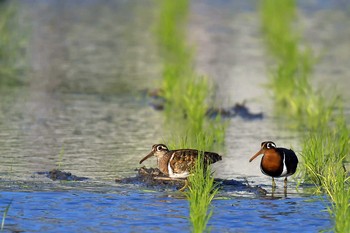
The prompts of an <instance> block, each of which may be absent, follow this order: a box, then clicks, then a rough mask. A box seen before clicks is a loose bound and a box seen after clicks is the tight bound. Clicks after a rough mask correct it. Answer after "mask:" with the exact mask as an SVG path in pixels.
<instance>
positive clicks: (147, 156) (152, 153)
mask: <svg viewBox="0 0 350 233" xmlns="http://www.w3.org/2000/svg"><path fill="white" fill-rule="evenodd" d="M153 155H154V151H153V150H152V151H151V152H150V153H149V154H148V155H146V156H145V157H144V158H143V159H141V161H140V164H141V163H142V162H143V161H145V160H146V159H148V158H150V157H152V156H153Z"/></svg>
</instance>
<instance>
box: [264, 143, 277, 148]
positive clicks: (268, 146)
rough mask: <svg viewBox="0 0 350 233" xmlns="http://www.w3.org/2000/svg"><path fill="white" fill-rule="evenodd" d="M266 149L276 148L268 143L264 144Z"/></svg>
mask: <svg viewBox="0 0 350 233" xmlns="http://www.w3.org/2000/svg"><path fill="white" fill-rule="evenodd" d="M266 148H267V149H271V148H276V145H275V144H274V143H272V142H268V143H267V144H266Z"/></svg>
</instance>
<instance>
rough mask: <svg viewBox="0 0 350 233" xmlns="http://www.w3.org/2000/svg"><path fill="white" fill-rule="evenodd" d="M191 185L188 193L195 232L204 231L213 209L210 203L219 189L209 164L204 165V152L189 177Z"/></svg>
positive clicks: (191, 219)
mask: <svg viewBox="0 0 350 233" xmlns="http://www.w3.org/2000/svg"><path fill="white" fill-rule="evenodd" d="M188 180H189V183H190V186H189V190H188V191H187V193H186V196H187V199H188V200H189V205H190V221H191V223H192V227H193V232H204V231H205V229H206V228H207V224H208V221H209V219H210V218H211V216H212V214H213V211H212V210H210V203H211V201H212V200H213V198H214V197H215V195H216V193H217V192H218V189H217V188H216V187H215V185H214V178H213V177H212V176H211V170H210V167H209V166H205V165H204V161H203V154H201V155H200V156H199V158H198V162H197V163H196V167H195V169H194V173H193V175H191V176H189V178H188Z"/></svg>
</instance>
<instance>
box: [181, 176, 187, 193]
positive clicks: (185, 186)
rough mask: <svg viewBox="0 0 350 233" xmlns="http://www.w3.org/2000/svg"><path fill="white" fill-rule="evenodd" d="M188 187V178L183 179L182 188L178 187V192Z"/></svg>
mask: <svg viewBox="0 0 350 233" xmlns="http://www.w3.org/2000/svg"><path fill="white" fill-rule="evenodd" d="M187 187H188V180H187V178H186V179H185V185H184V186H183V187H182V188H180V189H179V191H180V192H183V191H185V189H186V188H187Z"/></svg>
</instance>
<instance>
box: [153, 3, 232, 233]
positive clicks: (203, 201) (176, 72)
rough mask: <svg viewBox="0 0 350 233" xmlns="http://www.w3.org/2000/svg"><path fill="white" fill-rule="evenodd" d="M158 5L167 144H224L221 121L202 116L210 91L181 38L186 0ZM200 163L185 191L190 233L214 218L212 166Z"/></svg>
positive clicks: (204, 147) (208, 147) (202, 146)
mask: <svg viewBox="0 0 350 233" xmlns="http://www.w3.org/2000/svg"><path fill="white" fill-rule="evenodd" d="M159 7H160V12H161V13H160V16H159V17H160V19H159V20H158V24H157V25H156V33H157V34H156V35H157V38H158V42H159V44H160V52H161V55H162V57H163V61H164V65H163V80H162V92H163V96H164V98H165V99H166V103H165V111H164V113H165V126H166V128H167V129H168V132H169V139H168V140H167V144H169V145H171V146H172V147H174V148H196V149H198V150H199V151H205V150H211V149H213V148H214V146H217V145H221V144H222V143H223V141H224V134H225V133H224V132H225V129H226V126H225V124H223V122H222V121H221V119H220V118H217V119H209V118H207V117H206V112H207V109H208V103H207V101H208V96H211V95H212V91H213V89H212V87H211V85H210V83H209V81H208V79H207V78H206V77H202V76H199V75H198V74H196V73H195V71H194V70H193V49H192V48H190V47H189V46H187V43H186V38H185V36H186V33H185V29H186V28H185V26H186V21H187V14H188V7H189V1H188V0H179V1H173V0H165V1H160V5H159ZM214 139H215V140H214ZM201 160H202V158H201V156H200V158H199V162H197V163H196V167H195V169H194V171H193V174H192V175H191V176H190V177H189V178H188V179H189V183H190V187H189V190H188V191H187V192H186V197H187V199H188V201H189V206H190V217H189V219H190V222H191V223H192V230H193V232H203V231H205V230H206V227H207V223H208V221H209V219H210V217H211V215H212V211H211V210H209V207H210V202H211V200H212V199H213V197H214V196H215V194H216V192H217V189H216V188H215V187H214V179H213V178H212V176H211V171H210V168H209V167H208V166H203V163H201V162H200V161H201Z"/></svg>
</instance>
